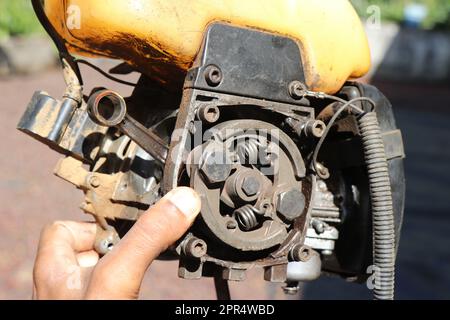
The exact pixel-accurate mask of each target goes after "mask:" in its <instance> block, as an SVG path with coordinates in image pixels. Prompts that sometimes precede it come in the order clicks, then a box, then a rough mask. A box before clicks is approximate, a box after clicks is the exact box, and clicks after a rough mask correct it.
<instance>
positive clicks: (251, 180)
mask: <svg viewBox="0 0 450 320" xmlns="http://www.w3.org/2000/svg"><path fill="white" fill-rule="evenodd" d="M260 188H261V184H260V183H259V181H258V179H257V178H256V177H246V178H244V181H242V191H244V193H245V194H246V195H247V196H248V197H252V196H254V195H256V194H257V193H258V191H259V189H260Z"/></svg>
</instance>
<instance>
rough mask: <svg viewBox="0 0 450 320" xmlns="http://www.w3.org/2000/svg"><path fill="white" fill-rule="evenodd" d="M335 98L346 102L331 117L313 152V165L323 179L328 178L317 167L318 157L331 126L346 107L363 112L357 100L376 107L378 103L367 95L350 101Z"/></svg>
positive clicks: (359, 112)
mask: <svg viewBox="0 0 450 320" xmlns="http://www.w3.org/2000/svg"><path fill="white" fill-rule="evenodd" d="M333 98H334V99H333V100H336V101H338V102H341V103H344V105H343V106H342V107H340V108H339V109H338V110H337V111H336V113H335V114H334V116H333V117H332V118H331V120H330V121H329V122H328V125H327V128H326V129H325V132H324V134H323V135H322V137H321V138H320V140H319V142H318V143H317V145H316V148H315V150H314V153H313V157H312V166H313V169H314V171H315V172H316V173H317V175H318V176H319V177H321V178H322V179H326V178H327V177H326V175H325V174H323V173H322V172H320V170H319V169H318V168H317V157H318V155H319V152H320V149H321V148H322V145H323V143H324V141H325V139H326V138H327V136H328V133H329V132H330V130H331V128H332V127H333V125H334V123H335V122H336V120H337V119H338V118H339V116H340V115H341V114H342V113H343V112H344V111H345V109H347V108H349V107H350V108H352V109H353V110H354V111H356V113H358V114H362V113H364V111H363V110H361V109H360V108H358V107H356V106H355V105H354V104H353V103H355V102H357V101H367V102H369V103H370V104H372V105H373V106H374V107H375V106H376V103H375V102H374V101H373V100H372V99H370V98H366V97H360V98H355V99H352V100H350V101H345V100H343V99H340V98H337V97H333Z"/></svg>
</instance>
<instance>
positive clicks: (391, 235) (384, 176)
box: [358, 112, 395, 300]
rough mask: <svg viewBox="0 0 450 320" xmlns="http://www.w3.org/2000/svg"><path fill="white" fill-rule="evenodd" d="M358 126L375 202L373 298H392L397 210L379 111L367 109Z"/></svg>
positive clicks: (373, 212)
mask: <svg viewBox="0 0 450 320" xmlns="http://www.w3.org/2000/svg"><path fill="white" fill-rule="evenodd" d="M358 127H359V130H360V133H361V136H362V141H363V147H364V157H365V161H366V165H367V171H368V176H369V187H370V197H371V203H372V221H373V222H372V224H373V226H372V228H373V230H372V233H373V263H374V266H375V288H374V298H375V299H377V300H392V299H394V284H395V230H394V210H393V203H392V190H391V183H390V179H389V169H388V162H387V158H386V153H385V150H384V144H383V139H382V136H381V130H380V126H379V124H378V119H377V115H376V113H375V112H368V113H364V114H363V115H362V116H360V117H359V118H358Z"/></svg>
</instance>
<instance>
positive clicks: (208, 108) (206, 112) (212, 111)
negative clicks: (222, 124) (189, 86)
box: [197, 104, 220, 123]
mask: <svg viewBox="0 0 450 320" xmlns="http://www.w3.org/2000/svg"><path fill="white" fill-rule="evenodd" d="M197 118H198V119H200V120H202V121H206V122H208V123H214V122H217V120H219V118H220V110H219V108H218V107H217V106H214V105H210V104H204V105H202V106H201V107H199V108H198V110H197Z"/></svg>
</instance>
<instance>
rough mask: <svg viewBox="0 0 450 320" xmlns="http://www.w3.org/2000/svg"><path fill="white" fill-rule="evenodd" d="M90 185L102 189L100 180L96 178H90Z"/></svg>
mask: <svg viewBox="0 0 450 320" xmlns="http://www.w3.org/2000/svg"><path fill="white" fill-rule="evenodd" d="M89 184H90V185H91V186H92V187H93V188H98V187H100V179H99V178H98V177H96V176H91V177H90V178H89Z"/></svg>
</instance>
